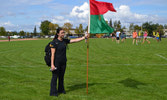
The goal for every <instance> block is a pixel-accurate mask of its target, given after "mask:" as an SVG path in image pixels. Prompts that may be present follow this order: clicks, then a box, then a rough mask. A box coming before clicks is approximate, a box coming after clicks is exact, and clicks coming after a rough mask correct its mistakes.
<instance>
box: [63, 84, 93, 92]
mask: <svg viewBox="0 0 167 100" xmlns="http://www.w3.org/2000/svg"><path fill="white" fill-rule="evenodd" d="M93 85H95V84H94V83H88V86H89V87H91V86H93ZM67 88H68V90H67V91H66V92H70V91H75V90H79V89H83V88H86V83H81V84H75V85H72V86H68V87H67Z"/></svg>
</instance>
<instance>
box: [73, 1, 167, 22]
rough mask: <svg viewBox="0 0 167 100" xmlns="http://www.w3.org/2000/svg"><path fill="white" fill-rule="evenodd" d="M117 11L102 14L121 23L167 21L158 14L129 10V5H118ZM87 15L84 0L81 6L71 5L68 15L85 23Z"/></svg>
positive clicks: (86, 6) (87, 9)
mask: <svg viewBox="0 0 167 100" xmlns="http://www.w3.org/2000/svg"><path fill="white" fill-rule="evenodd" d="M116 10H117V12H116V13H115V12H110V11H109V12H107V13H106V14H105V15H104V18H105V20H108V21H109V20H110V19H112V20H113V21H115V20H120V21H121V23H124V24H125V23H135V24H139V23H144V22H147V21H152V22H153V23H163V22H164V21H165V22H167V19H166V18H161V17H160V16H158V15H147V14H138V13H134V12H132V11H131V9H130V7H129V6H127V5H120V6H119V8H116ZM88 15H89V5H88V3H87V2H85V3H84V4H83V5H81V6H75V7H73V9H72V11H71V12H70V16H72V17H74V18H75V19H77V22H75V21H74V22H75V24H76V23H87V22H88Z"/></svg>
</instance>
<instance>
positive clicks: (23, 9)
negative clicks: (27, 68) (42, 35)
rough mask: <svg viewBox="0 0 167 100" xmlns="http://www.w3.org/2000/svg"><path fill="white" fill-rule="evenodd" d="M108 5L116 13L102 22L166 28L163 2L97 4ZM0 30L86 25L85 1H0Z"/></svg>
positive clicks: (143, 0) (166, 12)
mask: <svg viewBox="0 0 167 100" xmlns="http://www.w3.org/2000/svg"><path fill="white" fill-rule="evenodd" d="M97 1H104V2H110V3H112V4H113V6H114V8H115V9H116V10H117V12H110V11H109V12H107V13H106V14H105V15H104V18H105V20H108V21H109V20H110V19H112V21H116V20H120V21H121V24H122V26H125V27H128V25H129V24H130V23H134V24H138V25H141V24H142V23H144V22H147V21H152V22H153V23H159V24H163V25H164V24H167V6H166V5H167V0H97ZM0 2H1V5H0V27H5V29H6V31H17V32H19V31H21V30H24V31H26V32H33V30H34V27H35V26H36V27H37V31H38V32H40V29H39V27H40V24H41V22H42V21H44V20H48V21H50V22H52V23H54V24H59V25H60V26H63V24H64V23H66V22H70V23H71V24H73V28H76V27H77V26H79V24H83V26H84V27H86V26H87V25H88V15H89V4H88V2H89V0H0Z"/></svg>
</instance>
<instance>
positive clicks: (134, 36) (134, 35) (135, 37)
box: [133, 30, 138, 45]
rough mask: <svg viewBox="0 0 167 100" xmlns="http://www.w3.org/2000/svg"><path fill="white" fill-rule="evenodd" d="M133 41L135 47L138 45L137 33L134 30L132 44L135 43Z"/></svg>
mask: <svg viewBox="0 0 167 100" xmlns="http://www.w3.org/2000/svg"><path fill="white" fill-rule="evenodd" d="M135 40H136V45H138V44H137V32H136V30H134V32H133V44H134V43H135Z"/></svg>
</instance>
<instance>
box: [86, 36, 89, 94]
mask: <svg viewBox="0 0 167 100" xmlns="http://www.w3.org/2000/svg"><path fill="white" fill-rule="evenodd" d="M88 65H89V38H88V39H87V81H86V93H87V94H88Z"/></svg>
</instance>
